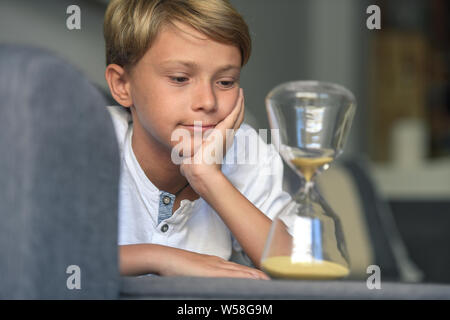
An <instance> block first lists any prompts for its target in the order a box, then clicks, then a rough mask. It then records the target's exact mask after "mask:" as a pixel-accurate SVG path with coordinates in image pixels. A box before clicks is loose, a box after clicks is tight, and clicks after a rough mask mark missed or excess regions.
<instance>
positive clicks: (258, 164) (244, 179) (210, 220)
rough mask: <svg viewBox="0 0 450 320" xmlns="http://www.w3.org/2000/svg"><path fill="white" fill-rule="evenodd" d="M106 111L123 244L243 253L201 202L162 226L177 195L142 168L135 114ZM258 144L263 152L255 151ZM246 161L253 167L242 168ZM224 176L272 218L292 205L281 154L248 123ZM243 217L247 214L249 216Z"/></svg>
mask: <svg viewBox="0 0 450 320" xmlns="http://www.w3.org/2000/svg"><path fill="white" fill-rule="evenodd" d="M108 110H109V112H110V114H111V117H112V119H113V123H114V127H115V130H116V134H117V139H118V143H119V149H120V153H121V177H120V187H119V192H120V194H119V245H125V244H139V243H153V244H160V245H165V246H170V247H175V248H180V249H184V250H189V251H193V252H197V253H202V254H209V255H215V256H219V257H221V258H223V259H226V260H228V259H230V256H231V254H232V249H233V248H234V249H235V250H237V251H239V250H242V249H241V248H240V246H239V244H238V243H237V241H236V240H235V239H234V237H233V236H232V234H231V232H230V230H229V229H228V227H227V226H226V225H225V223H224V222H223V221H222V219H221V218H220V216H219V215H218V214H217V213H216V212H215V211H214V210H213V209H212V208H211V207H210V206H209V205H208V203H207V202H206V201H205V200H203V199H202V198H199V199H197V200H195V201H190V200H182V201H181V204H180V207H179V208H178V209H177V210H176V211H175V212H174V213H173V215H171V216H170V217H169V218H166V219H164V220H162V221H158V220H161V213H160V211H163V210H165V209H167V208H166V207H165V206H166V203H165V202H169V200H170V203H169V207H170V210H171V208H172V207H171V205H170V204H173V200H174V196H173V195H171V194H169V193H167V192H165V191H163V190H159V189H158V188H157V187H156V186H154V185H153V183H152V182H151V181H150V180H149V179H148V178H147V176H146V175H145V173H144V171H143V170H142V168H141V166H140V165H139V163H138V161H137V159H136V157H135V155H134V152H133V149H132V146H131V137H132V132H133V123H132V119H131V115H130V114H129V113H128V112H127V111H126V110H124V109H123V108H122V107H116V106H111V107H108ZM252 139H253V140H252ZM256 141H258V142H259V143H257V145H258V146H259V153H258V152H255V151H256V149H255V145H256V144H255V142H256ZM252 142H253V143H252ZM250 151H252V152H250ZM255 155H259V157H258V158H255ZM244 156H245V157H246V158H245V157H244ZM251 157H253V158H251ZM245 159H247V162H250V164H249V163H247V164H240V163H242V162H244V161H243V160H245ZM249 159H250V161H249ZM222 172H223V173H224V175H225V176H226V177H227V178H228V179H229V181H230V182H231V183H232V184H233V185H234V186H235V187H236V188H237V189H238V190H239V191H240V192H241V193H242V194H243V195H244V196H245V197H246V198H247V199H248V200H249V201H251V202H252V203H253V204H254V205H255V206H256V207H257V208H258V209H259V210H261V211H262V212H263V213H264V214H266V215H267V216H268V217H269V218H271V219H273V217H274V216H275V215H276V214H277V212H278V211H279V210H280V209H281V208H282V207H283V206H284V205H285V204H286V203H287V202H288V201H289V200H290V196H289V194H287V193H286V192H284V191H283V190H282V179H283V164H282V161H281V158H280V156H279V154H278V152H277V151H276V150H275V148H274V146H273V145H268V144H266V143H264V142H263V141H262V139H261V138H260V137H259V135H258V133H257V132H256V131H255V130H254V129H253V128H252V127H250V126H249V125H247V124H242V125H241V127H240V129H239V130H238V131H237V132H236V136H235V139H234V142H233V145H232V147H231V148H230V149H229V151H228V152H227V155H226V157H225V159H224V164H223V165H222ZM167 196H170V197H169V199H167ZM165 198H166V199H165ZM240 214H242V215H245V212H242V213H240ZM158 218H159V219H158Z"/></svg>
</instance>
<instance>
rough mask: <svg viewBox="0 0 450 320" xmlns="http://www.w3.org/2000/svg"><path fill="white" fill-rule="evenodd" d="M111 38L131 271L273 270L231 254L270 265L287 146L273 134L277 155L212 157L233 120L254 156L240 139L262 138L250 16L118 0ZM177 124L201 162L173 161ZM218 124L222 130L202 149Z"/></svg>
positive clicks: (209, 6) (150, 0)
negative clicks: (251, 107)
mask: <svg viewBox="0 0 450 320" xmlns="http://www.w3.org/2000/svg"><path fill="white" fill-rule="evenodd" d="M104 35H105V42H106V57H107V68H106V72H105V77H106V80H107V82H108V85H109V88H110V90H111V94H112V96H113V97H114V99H115V100H116V101H117V102H118V103H119V104H120V105H121V106H122V107H125V108H122V107H109V110H110V112H111V115H112V118H113V122H114V125H115V128H116V133H117V137H118V140H119V145H120V149H121V154H122V172H121V183H120V204H119V206H120V207H119V253H120V270H121V274H123V275H141V274H149V273H153V274H159V275H163V276H173V275H185V276H211V277H242V278H256V279H268V277H267V275H265V274H264V273H263V272H261V271H260V270H258V269H255V268H251V267H248V266H245V265H241V264H237V263H233V262H230V261H228V260H229V259H230V256H231V254H232V251H233V248H234V249H235V250H242V249H243V250H244V251H245V253H246V255H247V256H248V257H249V258H250V259H251V261H252V262H253V264H254V265H256V266H259V263H260V258H261V255H262V251H263V248H264V244H265V241H266V238H267V235H268V232H269V229H270V225H271V218H273V217H274V215H275V214H276V213H277V212H278V211H279V210H280V209H281V207H282V206H283V205H284V204H285V203H286V202H287V201H288V200H289V196H288V195H287V194H286V193H284V192H283V191H282V188H281V184H282V181H281V180H282V176H283V174H282V172H283V166H282V162H281V159H280V157H279V155H278V154H277V152H276V150H275V149H274V148H273V146H268V145H266V144H264V143H262V144H261V145H262V147H263V148H265V149H264V150H265V151H266V152H265V154H266V155H267V156H268V157H269V159H271V161H269V162H267V161H266V162H265V163H263V162H262V161H260V162H258V164H256V165H249V164H243V165H240V164H236V163H235V162H234V163H232V164H229V162H228V161H224V162H223V163H224V164H223V165H221V164H220V163H216V162H212V163H211V161H204V157H203V156H204V155H205V150H206V149H207V147H208V146H211V144H212V145H216V146H225V147H224V150H223V152H224V153H223V154H225V152H226V151H227V149H228V147H229V145H227V144H226V143H225V142H226V141H224V140H225V137H226V136H227V134H228V133H229V132H230V131H229V130H230V129H233V130H237V129H239V130H237V132H236V136H235V140H234V144H233V146H231V148H234V149H233V150H240V151H238V152H244V153H246V154H245V155H248V154H249V152H250V150H249V149H250V148H249V147H248V146H244V147H242V145H241V147H239V145H238V141H241V142H242V139H240V140H239V139H238V137H239V136H245V135H247V136H248V135H250V136H252V135H253V136H255V135H256V132H255V130H253V129H252V128H251V127H249V126H248V125H245V124H243V125H242V126H241V123H242V121H243V117H244V97H243V91H242V89H241V88H240V87H239V77H240V71H241V68H242V66H244V65H245V64H246V62H247V61H248V58H249V56H250V47H251V41H250V36H249V33H248V27H247V25H246V23H245V22H244V20H243V19H242V17H241V16H240V15H239V14H238V13H237V12H236V11H235V9H234V8H232V7H231V5H230V4H229V3H228V2H227V1H225V0H208V1H204V0H165V1H164V0H160V1H157V0H113V1H111V3H110V5H109V7H108V9H107V12H106V14H105V23H104ZM126 109H128V110H129V112H127V111H126ZM199 122H200V123H201V124H202V127H201V128H200V129H199V128H198V127H197V125H196V124H197V123H199ZM176 130H184V131H186V132H188V133H189V134H190V135H191V136H192V137H193V141H194V146H192V143H190V144H189V145H188V147H187V148H184V149H183V154H182V155H183V157H184V158H185V159H194V158H195V159H197V160H198V159H200V161H191V162H190V163H188V162H183V163H181V164H179V163H175V162H174V161H173V150H174V147H175V146H177V145H178V143H179V142H180V141H179V140H176V139H175V140H174V139H173V133H174V132H175V131H176ZM206 130H210V131H211V130H213V131H214V132H215V133H216V132H218V133H220V134H219V135H211V136H214V137H216V138H217V137H220V138H219V139H215V140H214V139H209V140H208V141H203V140H204V139H202V140H201V141H200V146H201V147H200V148H198V144H197V147H195V146H196V142H198V139H197V137H198V134H199V133H206V132H205V131H206ZM227 130H228V131H227ZM195 139H197V140H195ZM221 139H222V140H221ZM227 141H229V140H227ZM182 142H183V141H182ZM184 142H186V141H184ZM202 147H203V148H202ZM216 150H217V149H216ZM264 150H263V151H264ZM199 153H200V157H198V155H199ZM216 157H218V158H222V157H221V155H220V152H218V153H216ZM231 160H233V159H231ZM231 162H232V161H231ZM261 172H265V174H261ZM267 172H269V174H267ZM241 248H242V249H241Z"/></svg>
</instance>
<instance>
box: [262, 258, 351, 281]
mask: <svg viewBox="0 0 450 320" xmlns="http://www.w3.org/2000/svg"><path fill="white" fill-rule="evenodd" d="M262 268H263V269H264V270H265V271H266V272H267V273H268V274H270V275H271V276H273V277H275V278H290V279H308V280H327V279H328V280H330V279H339V278H343V277H346V276H347V275H348V274H349V270H348V269H347V268H346V267H344V266H342V265H340V264H337V263H334V262H329V261H317V262H297V263H296V262H292V259H291V257H289V256H278V257H270V258H267V259H266V260H264V261H263V263H262Z"/></svg>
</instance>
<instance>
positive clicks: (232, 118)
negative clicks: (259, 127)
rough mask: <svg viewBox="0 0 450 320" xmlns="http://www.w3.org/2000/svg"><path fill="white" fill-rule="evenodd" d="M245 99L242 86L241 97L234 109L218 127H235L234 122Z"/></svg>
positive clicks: (223, 128) (222, 128) (224, 128)
mask: <svg viewBox="0 0 450 320" xmlns="http://www.w3.org/2000/svg"><path fill="white" fill-rule="evenodd" d="M243 99H244V93H243V89H242V88H240V89H239V97H238V100H237V102H236V105H235V107H234V109H233V111H231V113H230V114H229V115H228V116H227V117H226V118H225V119H223V120H222V121H221V122H220V123H219V124H218V125H217V126H216V129H219V130H223V131H225V130H226V129H231V128H233V127H234V124H235V123H236V120H237V118H238V116H239V114H240V111H241V109H242V102H243Z"/></svg>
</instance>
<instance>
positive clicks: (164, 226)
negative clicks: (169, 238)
mask: <svg viewBox="0 0 450 320" xmlns="http://www.w3.org/2000/svg"><path fill="white" fill-rule="evenodd" d="M167 230H169V226H168V225H167V224H165V225H163V226H162V227H161V231H162V232H166V231H167Z"/></svg>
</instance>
